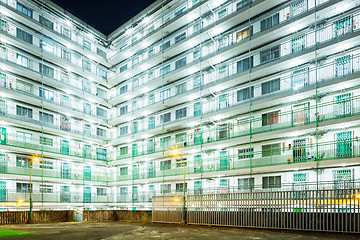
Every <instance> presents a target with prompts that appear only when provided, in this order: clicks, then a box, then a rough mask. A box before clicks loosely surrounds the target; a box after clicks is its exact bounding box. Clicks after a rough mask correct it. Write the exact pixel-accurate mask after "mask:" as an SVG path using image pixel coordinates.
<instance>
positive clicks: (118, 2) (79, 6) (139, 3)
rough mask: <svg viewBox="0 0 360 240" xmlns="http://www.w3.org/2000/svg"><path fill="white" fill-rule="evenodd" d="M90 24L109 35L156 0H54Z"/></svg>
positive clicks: (53, 0)
mask: <svg viewBox="0 0 360 240" xmlns="http://www.w3.org/2000/svg"><path fill="white" fill-rule="evenodd" d="M52 2H54V3H56V4H57V5H59V6H61V7H62V8H64V9H65V10H67V11H68V12H70V13H72V14H73V15H75V16H76V17H78V18H80V19H81V20H83V21H85V22H86V23H87V24H89V25H90V26H92V27H94V28H95V29H97V30H99V31H100V32H102V33H104V34H105V35H109V34H110V33H111V32H113V31H114V30H115V29H117V28H118V27H120V26H121V25H122V24H124V23H126V22H127V21H128V20H130V19H131V18H132V17H134V16H135V15H136V14H138V13H139V12H141V11H142V10H144V9H145V8H146V7H148V6H149V5H150V4H152V3H153V2H155V0H52Z"/></svg>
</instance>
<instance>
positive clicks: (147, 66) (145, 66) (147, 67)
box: [141, 63, 149, 70]
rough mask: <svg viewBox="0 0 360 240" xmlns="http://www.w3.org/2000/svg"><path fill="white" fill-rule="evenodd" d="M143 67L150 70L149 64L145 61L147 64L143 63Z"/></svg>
mask: <svg viewBox="0 0 360 240" xmlns="http://www.w3.org/2000/svg"><path fill="white" fill-rule="evenodd" d="M141 68H142V69H143V70H148V69H149V64H147V63H145V64H143V65H142V66H141Z"/></svg>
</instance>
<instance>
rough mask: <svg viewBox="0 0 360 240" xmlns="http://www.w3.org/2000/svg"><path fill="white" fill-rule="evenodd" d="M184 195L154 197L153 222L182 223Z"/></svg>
mask: <svg viewBox="0 0 360 240" xmlns="http://www.w3.org/2000/svg"><path fill="white" fill-rule="evenodd" d="M183 206H184V202H183V195H169V196H153V197H152V221H153V222H166V223H180V222H181V220H182V219H183Z"/></svg>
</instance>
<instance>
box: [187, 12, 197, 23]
mask: <svg viewBox="0 0 360 240" xmlns="http://www.w3.org/2000/svg"><path fill="white" fill-rule="evenodd" d="M196 17H197V16H196V14H195V13H189V14H188V15H187V19H188V20H189V21H194V20H195V19H196Z"/></svg>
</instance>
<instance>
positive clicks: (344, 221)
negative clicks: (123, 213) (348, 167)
mask: <svg viewBox="0 0 360 240" xmlns="http://www.w3.org/2000/svg"><path fill="white" fill-rule="evenodd" d="M359 202H360V191H359V189H335V190H305V191H280V192H251V193H250V192H248V193H224V194H194V195H188V196H187V200H186V203H187V222H188V224H197V225H218V226H231V227H252V228H272V229H290V230H309V231H331V232H348V233H360V208H359ZM179 212H180V211H179ZM179 214H180V213H179Z"/></svg>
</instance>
